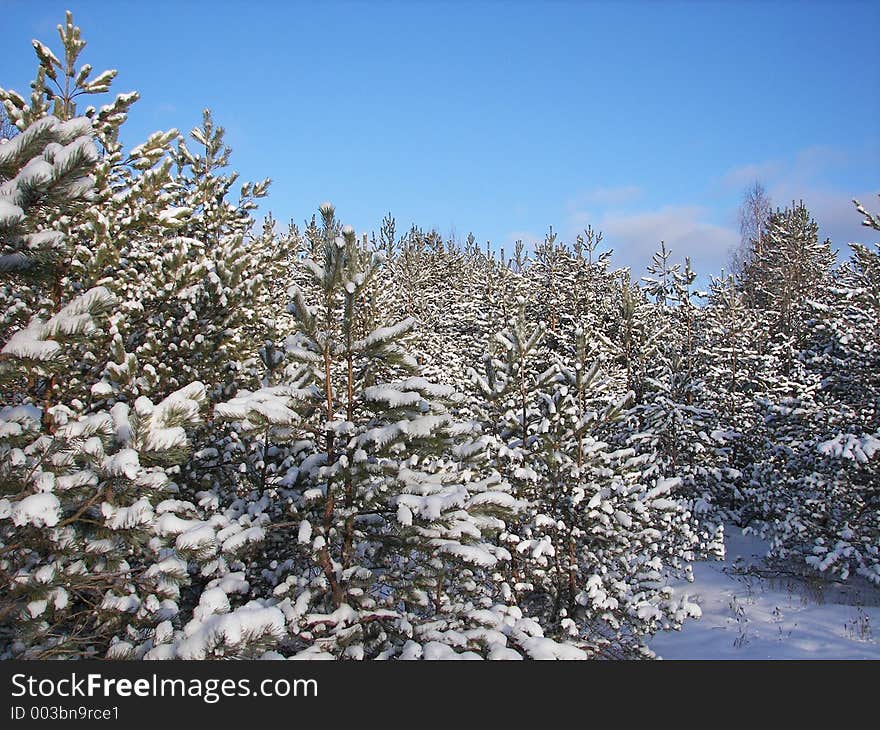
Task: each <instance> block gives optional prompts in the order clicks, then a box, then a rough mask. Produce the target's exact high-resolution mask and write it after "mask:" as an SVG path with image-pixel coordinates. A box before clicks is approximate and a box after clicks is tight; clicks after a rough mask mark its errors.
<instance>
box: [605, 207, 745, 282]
mask: <svg viewBox="0 0 880 730" xmlns="http://www.w3.org/2000/svg"><path fill="white" fill-rule="evenodd" d="M594 226H595V227H596V228H598V229H599V230H601V231H602V232H603V234H604V243H605V245H606V246H608V247H609V248H613V249H614V256H613V258H612V261H613V262H614V263H615V264H616V265H617V266H630V267H631V268H632V270H633V274H634V275H636V276H640V275H641V273H642V272H643V271H644V269H645V267H646V266H647V265H648V264H649V263H650V262H651V257H652V256H653V254H654V252H655V251H657V250H658V248H659V247H660V241H661V240H662V241H665V242H666V248H667V249H669V250H670V251H672V257H673V260H674V261H676V262H683V261H684V259H685V257H690V259H691V264H692V266H693V268H694V269H695V270H696V271H697V273H699V274H706V275H708V274H709V273H717V271H718V270H719V269H720V268H721V267H722V266H724V264H725V262H726V260H727V257H728V253H729V251H730V249H731V248H732V247H733V246H735V245H736V244H737V243H738V241H739V235H738V234H737V233H736V232H735V231H733V230H731V229H729V228H725V227H723V226H719V225H716V224H714V223H711V222H710V221H709V220H708V211H707V210H706V209H705V208H702V207H700V206H695V205H684V206H664V207H662V208H658V209H656V210H646V211H640V212H634V213H610V214H606V215H603V216H600V217H599V219H598V221H597V222H596V223H594Z"/></svg>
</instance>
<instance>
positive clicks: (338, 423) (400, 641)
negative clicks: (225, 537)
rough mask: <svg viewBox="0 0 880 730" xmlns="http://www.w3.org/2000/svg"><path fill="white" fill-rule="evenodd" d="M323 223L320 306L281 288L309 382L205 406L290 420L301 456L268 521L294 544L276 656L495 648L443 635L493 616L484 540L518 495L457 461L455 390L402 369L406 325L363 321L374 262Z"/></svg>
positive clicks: (282, 590)
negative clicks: (277, 519)
mask: <svg viewBox="0 0 880 730" xmlns="http://www.w3.org/2000/svg"><path fill="white" fill-rule="evenodd" d="M320 212H321V218H322V226H321V236H322V246H323V265H321V264H319V263H317V262H315V261H312V260H307V262H306V263H307V265H308V267H309V271H310V272H311V274H312V276H313V278H314V289H315V290H316V291H317V292H318V296H317V299H316V301H315V302H314V303H311V304H310V303H308V302H307V301H306V299H305V296H304V295H303V292H302V291H301V290H300V289H299V288H294V289H293V291H292V292H291V294H292V302H291V305H290V307H289V309H290V311H291V313H292V315H293V318H294V320H295V323H296V331H295V333H294V334H293V335H292V336H291V337H290V338H288V341H287V343H286V346H285V354H286V357H287V358H288V359H289V360H290V361H292V362H294V363H300V364H301V365H302V366H304V367H305V368H306V369H307V371H308V373H309V376H310V378H309V381H308V383H307V382H306V381H305V380H302V379H300V380H298V381H297V382H296V383H295V388H293V389H291V388H292V387H293V384H291V383H286V384H283V385H282V386H280V389H278V388H276V389H275V390H274V391H273V390H272V389H266V388H264V389H262V390H260V391H257V392H255V393H242V394H240V395H239V397H238V398H236V399H235V400H233V401H230V402H228V403H226V404H222V405H220V406H218V409H217V413H218V415H219V416H222V417H224V418H231V419H233V420H235V419H241V418H242V416H243V415H245V414H244V411H243V410H242V408H247V409H248V410H247V418H249V419H250V420H251V421H254V417H253V416H251V415H250V414H251V413H254V414H257V413H262V416H258V417H257V418H262V419H263V421H262V422H263V423H264V424H265V426H264V428H268V427H272V426H281V425H284V426H291V425H292V427H293V432H295V437H296V438H298V439H300V440H307V441H308V442H309V443H311V444H312V445H313V446H312V447H311V450H310V451H309V450H307V451H305V452H303V453H302V454H301V460H300V462H299V463H298V464H297V465H296V466H294V467H292V468H291V469H290V471H289V473H288V474H287V475H286V476H285V477H283V478H282V479H281V480H280V482H279V487H280V489H281V491H279V493H280V494H283V495H285V496H286V499H287V500H288V501H287V502H286V505H287V507H286V515H285V517H286V521H285V522H281V523H278V524H276V525H273V526H272V527H273V528H275V529H285V530H288V531H289V532H291V533H292V534H294V535H295V536H296V543H295V545H296V546H298V547H297V550H296V552H295V554H294V555H291V556H290V558H289V560H287V561H286V562H285V563H284V564H283V567H281V568H278V569H277V580H278V585H277V586H276V588H275V591H274V593H275V595H276V596H278V597H279V600H280V603H279V604H278V605H279V606H280V607H281V608H282V610H283V611H285V614H286V615H287V619H288V623H289V627H290V631H291V634H292V638H291V640H290V643H289V650H290V651H299V652H305V654H304V655H311V654H312V653H314V652H325V653H330V654H333V655H336V656H344V657H348V658H369V657H375V656H383V657H393V656H397V655H405V656H411V657H417V656H423V655H431V654H432V653H436V652H452V653H455V649H453V648H452V647H456V648H460V649H465V650H473V651H478V652H480V653H486V654H490V653H491V652H492V651H495V650H506V648H507V647H506V641H507V640H506V639H505V638H504V635H503V634H499V633H493V634H491V636H490V638H491V639H492V640H491V641H488V640H483V639H480V640H477V639H476V638H475V639H474V641H466V642H465V643H464V645H461V636H462V634H460V633H458V632H457V631H455V630H453V629H456V628H460V627H461V626H462V625H463V624H467V623H469V622H470V623H473V622H472V621H471V619H470V618H468V616H469V614H470V613H472V612H475V611H477V612H478V611H479V610H483V609H488V608H490V607H491V606H492V605H493V603H492V591H493V585H492V583H491V581H490V580H489V576H488V574H487V572H486V571H488V570H490V569H492V568H493V567H494V566H495V565H496V564H497V563H498V562H499V561H500V560H504V559H506V558H507V557H509V556H508V554H507V552H506V550H504V549H503V548H499V547H497V546H496V545H495V544H494V543H493V542H492V541H490V540H489V539H487V538H488V537H489V536H490V535H491V534H492V533H494V532H496V531H498V530H500V529H503V527H504V522H503V521H502V520H501V519H500V516H501V515H503V514H506V513H507V512H508V511H509V510H510V509H511V508H512V507H513V506H515V500H514V499H513V498H512V497H511V495H510V494H509V491H508V486H507V485H506V484H505V483H504V482H503V480H502V479H501V478H500V476H499V475H498V474H497V472H493V471H492V470H491V469H488V470H484V471H482V472H481V471H480V470H479V469H478V468H475V467H474V466H473V465H470V462H474V461H475V460H476V461H478V460H479V457H480V454H481V452H482V449H481V447H480V445H479V442H475V441H474V435H473V434H471V431H472V427H471V426H470V425H469V424H456V423H455V422H454V421H453V420H452V418H451V417H450V414H449V409H448V405H447V404H448V403H449V402H450V399H451V398H452V397H453V391H452V389H451V388H450V387H448V386H438V385H434V384H432V383H430V382H429V381H427V380H425V379H424V378H421V377H418V376H417V375H414V374H413V371H414V370H415V369H416V363H415V361H414V360H413V359H412V357H411V356H409V355H408V354H407V352H406V350H405V349H404V347H403V344H402V341H403V339H404V338H405V336H406V335H407V333H408V332H410V331H411V329H412V328H413V326H414V324H415V321H414V320H413V319H411V318H410V319H405V320H403V321H401V322H398V323H396V324H391V325H388V324H387V323H386V322H383V321H381V320H378V321H377V320H374V319H373V318H372V316H370V317H367V316H365V315H367V314H368V313H369V312H370V310H369V309H366V310H365V309H364V308H362V306H361V305H362V300H363V297H364V294H365V292H366V291H368V289H369V287H370V285H371V282H372V280H373V278H374V277H375V276H376V274H377V272H378V271H379V268H380V267H381V266H382V261H383V259H382V256H381V254H380V253H379V252H368V251H365V250H364V249H363V248H362V247H361V246H359V245H358V243H357V241H356V239H355V235H354V231H353V230H352V229H351V228H350V227H340V226H339V224H338V223H337V221H336V217H335V211H334V209H333V206H332V205H330V204H329V203H327V204H324V205H322V206H321V210H320ZM289 372H291V371H289ZM292 372H297V373H302V370H301V369H294V370H293V371H292ZM246 402H247V403H253V404H257V403H258V402H259V403H260V404H261V405H259V406H257V405H254V407H253V408H250V407H249V406H247V407H246V406H245V405H243V404H245V403H246ZM294 414H296V416H294ZM273 418H276V419H279V418H280V419H281V420H280V421H277V420H276V421H275V422H273V421H272V420H271V419H273ZM267 433H269V431H267ZM290 435H291V436H294V433H291V434H290ZM271 437H272V435H271V434H270V438H271ZM302 457H304V458H302ZM484 532H485V533H487V534H485V535H484V534H483V533H484ZM498 610H499V611H502V612H503V611H506V610H507V609H504V608H503V607H501V606H499V608H498ZM490 616H492V617H494V618H493V620H496V619H497V621H498V622H500V621H501V620H502V618H503V616H501V614H499V613H498V612H497V611H496V613H494V614H493V613H491V612H490ZM485 633H486V632H485V631H483V632H481V633H480V636H482V635H483V634H485ZM499 642H500V643H501V646H499ZM442 647H445V649H443V648H442Z"/></svg>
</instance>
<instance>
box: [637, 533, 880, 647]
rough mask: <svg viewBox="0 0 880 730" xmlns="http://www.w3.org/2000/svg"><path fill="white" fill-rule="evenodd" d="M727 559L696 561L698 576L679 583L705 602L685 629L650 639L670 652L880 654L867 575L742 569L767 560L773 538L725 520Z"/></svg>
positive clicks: (875, 600) (878, 600)
mask: <svg viewBox="0 0 880 730" xmlns="http://www.w3.org/2000/svg"><path fill="white" fill-rule="evenodd" d="M725 531H726V537H725V544H726V547H727V556H726V558H725V560H724V561H706V562H701V563H697V564H695V565H694V582H693V583H687V582H685V581H681V582H680V583H676V584H674V587H675V591H676V594H677V595H678V594H681V593H688V594H690V595H691V596H692V597H694V598H696V600H697V602H698V603H699V604H700V606H701V608H702V610H703V616H702V618H700V619H696V620H689V621H686V622H685V625H684V626H683V627H682V629H681V631H663V632H660V633H658V634H657V635H656V636H655V637H654V638H653V639H652V640H651V642H649V645H650V647H651V649H652V650H653V651H654V652H656V653H657V655H658V656H659V657H662V658H664V659H880V588H877V587H875V586H871V585H870V584H868V583H867V582H863V583H859V582H856V581H848V582H847V583H846V584H840V583H831V582H829V581H821V582H820V581H811V582H806V581H803V580H802V579H796V578H788V577H785V576H782V577H775V578H772V579H771V578H767V577H759V576H757V575H754V574H752V575H748V574H744V573H743V571H744V570H745V569H747V568H748V567H750V566H751V567H752V568H753V569H761V568H762V567H763V568H764V570H763V571H762V572H763V574H764V575H766V574H767V573H768V572H769V569H767V568H766V566H763V565H762V560H761V558H762V556H763V555H764V554H765V553H766V549H767V544H766V542H764V541H762V540H760V539H759V538H757V537H755V536H753V535H743V534H742V531H741V530H740V529H739V528H736V527H732V526H728V527H726V530H725Z"/></svg>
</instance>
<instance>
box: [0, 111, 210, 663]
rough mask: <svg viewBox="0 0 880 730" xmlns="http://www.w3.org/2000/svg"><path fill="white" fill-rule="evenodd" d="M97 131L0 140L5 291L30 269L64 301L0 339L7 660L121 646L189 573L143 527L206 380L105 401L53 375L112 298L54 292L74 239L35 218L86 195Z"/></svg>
mask: <svg viewBox="0 0 880 730" xmlns="http://www.w3.org/2000/svg"><path fill="white" fill-rule="evenodd" d="M92 135H93V131H92V127H91V123H90V121H89V120H88V119H86V118H83V117H77V118H74V119H70V120H66V121H62V120H60V119H59V118H57V117H55V116H43V117H37V118H35V119H34V120H33V121H32V122H31V123H30V124H29V125H28V126H26V127H25V128H24V129H23V130H22V132H21V134H19V135H18V136H16V137H15V138H14V139H13V140H12V141H10V142H7V143H6V144H5V145H3V146H2V147H0V175H2V179H3V182H2V184H0V235H2V242H3V252H2V259H0V260H2V261H3V262H4V266H3V273H4V279H5V281H4V284H3V288H4V291H6V292H7V293H8V292H9V290H10V289H14V287H15V286H16V285H17V281H18V280H19V279H20V278H22V277H27V278H28V279H29V280H31V281H33V280H36V279H42V280H43V281H49V282H51V286H50V291H53V292H57V297H58V298H57V300H56V301H53V302H52V303H50V304H44V305H43V306H42V307H41V308H40V310H39V315H32V316H31V319H30V321H29V322H28V323H27V326H25V327H23V328H19V329H16V330H14V331H13V332H11V333H7V334H6V335H5V337H4V344H3V347H2V349H0V371H2V403H3V406H2V410H0V420H2V423H3V427H2V428H0V434H2V436H0V453H2V455H3V456H2V459H0V463H2V466H0V469H2V472H3V474H2V480H0V481H2V484H3V487H2V498H0V543H2V548H0V579H2V582H3V584H4V590H3V593H2V595H3V602H2V603H3V605H2V608H0V612H2V616H3V626H4V629H3V632H2V633H3V635H2V647H3V649H2V651H3V652H4V654H5V655H6V656H9V655H10V654H11V655H16V656H18V655H22V656H27V657H32V658H35V657H58V656H60V657H64V656H71V655H73V656H89V655H98V656H102V655H104V653H105V652H107V653H109V654H111V655H118V654H122V655H124V654H125V653H127V651H128V649H129V648H130V644H129V641H128V640H129V639H131V638H133V637H135V636H139V635H140V632H142V631H145V630H148V629H147V628H146V627H151V626H152V627H155V626H156V625H157V624H159V623H160V622H161V621H163V620H164V619H166V618H169V617H170V616H172V615H174V614H175V613H176V612H177V605H176V603H175V601H176V599H177V598H178V597H179V584H180V582H181V581H182V580H183V579H185V577H186V571H185V564H183V567H182V564H181V562H180V561H179V560H178V559H176V558H175V557H174V555H173V551H172V552H169V551H168V548H167V543H166V541H164V540H162V539H161V538H157V537H156V536H154V535H153V531H152V528H153V520H154V517H155V516H156V512H157V510H160V503H161V502H162V500H163V497H164V496H165V495H166V494H167V493H169V492H170V491H171V489H172V488H173V485H172V484H171V483H170V481H169V479H168V477H167V475H166V472H165V471H164V469H163V468H162V467H163V466H164V465H171V464H173V463H174V462H175V461H178V460H179V459H180V458H181V456H182V454H184V453H185V450H186V434H185V430H184V428H185V427H186V426H190V425H192V424H194V423H195V422H196V421H197V420H198V418H199V407H200V403H201V401H202V400H203V398H204V387H203V386H202V385H201V384H200V383H193V384H191V385H189V386H187V387H186V388H184V389H182V390H180V391H178V392H176V393H174V394H172V395H170V396H169V397H168V398H166V399H165V400H163V401H162V402H161V403H158V404H153V402H152V401H150V400H149V399H147V398H145V397H144V398H141V399H139V400H138V401H137V402H136V403H135V404H134V406H133V407H131V408H130V407H129V406H128V405H126V404H124V403H118V404H117V405H115V406H114V407H113V408H111V409H107V410H104V409H90V408H89V407H88V405H87V404H85V403H83V402H82V401H80V400H78V399H77V398H75V397H74V398H69V397H68V398H63V397H60V395H64V394H63V393H61V394H59V391H58V390H56V389H52V388H51V387H48V385H47V384H49V383H52V382H53V381H54V382H63V381H65V380H66V379H68V378H67V374H68V373H70V372H75V371H76V368H77V365H78V350H77V349H74V348H73V345H75V344H76V343H77V342H82V341H84V340H91V341H93V342H95V341H100V340H101V339H105V338H106V337H107V321H108V317H110V316H111V315H112V312H113V310H114V308H115V307H116V306H117V304H118V302H117V299H116V298H115V297H114V296H113V294H112V293H111V292H110V291H108V290H107V289H106V288H104V287H93V288H91V289H89V290H87V291H85V292H82V293H76V292H67V291H63V290H62V289H61V284H60V282H59V279H58V277H57V272H58V271H59V269H63V267H64V266H65V265H66V264H67V263H68V262H69V258H70V249H69V248H68V246H69V243H68V241H67V240H66V238H65V236H64V234H63V232H62V231H59V230H57V229H52V228H51V227H47V222H48V221H47V217H46V215H45V211H46V210H52V211H53V212H55V213H56V214H57V215H58V216H59V217H61V216H63V212H64V210H65V208H66V206H68V205H69V206H71V207H75V206H76V205H77V204H80V203H81V202H82V201H84V200H88V199H89V197H90V192H91V190H92V188H93V185H94V178H93V175H94V173H95V167H96V165H97V161H98V151H97V150H96V149H95V146H94V144H93V141H92ZM49 221H51V219H49ZM63 302H66V303H64V304H63V305H62V303H63ZM47 309H48V314H47V313H46V311H47ZM53 310H54V311H53ZM169 516H171V515H170V514H169Z"/></svg>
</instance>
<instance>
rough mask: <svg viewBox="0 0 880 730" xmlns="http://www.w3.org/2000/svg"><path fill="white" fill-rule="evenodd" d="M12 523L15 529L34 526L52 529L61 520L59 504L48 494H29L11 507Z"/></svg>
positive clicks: (54, 497)
mask: <svg viewBox="0 0 880 730" xmlns="http://www.w3.org/2000/svg"><path fill="white" fill-rule="evenodd" d="M11 517H12V522H13V524H15V525H16V526H17V527H21V526H23V525H36V526H37V527H41V526H46V527H54V526H55V525H57V524H58V521H59V520H60V519H61V503H60V502H59V501H58V497H56V496H55V495H54V494H52V493H50V492H41V493H40V494H31V495H30V496H28V497H25V498H24V499H23V500H21V501H20V502H16V503H15V505H14V506H13V507H12V514H11Z"/></svg>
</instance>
